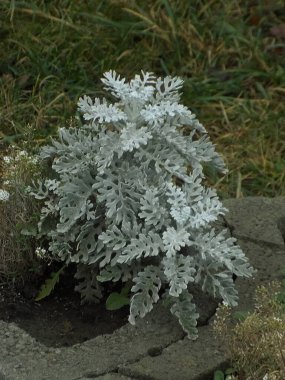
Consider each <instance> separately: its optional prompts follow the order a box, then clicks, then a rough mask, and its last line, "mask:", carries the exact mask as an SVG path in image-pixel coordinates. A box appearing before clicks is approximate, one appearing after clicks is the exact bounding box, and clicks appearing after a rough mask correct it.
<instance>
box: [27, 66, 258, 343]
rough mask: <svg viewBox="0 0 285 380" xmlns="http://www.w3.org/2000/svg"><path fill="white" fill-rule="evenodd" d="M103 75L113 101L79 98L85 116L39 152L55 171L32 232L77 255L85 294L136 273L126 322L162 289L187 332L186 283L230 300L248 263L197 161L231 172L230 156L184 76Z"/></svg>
mask: <svg viewBox="0 0 285 380" xmlns="http://www.w3.org/2000/svg"><path fill="white" fill-rule="evenodd" d="M102 82H103V84H104V85H105V89H106V90H107V91H109V92H111V94H112V95H113V97H114V98H115V99H116V102H115V103H114V104H112V103H109V102H108V101H107V100H106V99H105V98H104V99H102V100H101V99H99V98H95V100H94V101H93V100H92V99H91V98H90V97H88V96H84V97H83V98H80V100H79V103H78V105H79V109H80V111H81V112H82V113H83V118H84V120H85V124H83V125H82V126H81V127H79V128H76V127H71V128H69V129H65V128H62V129H61V130H60V131H59V140H58V141H53V144H52V146H46V147H44V148H43V149H42V150H41V153H40V157H41V159H43V160H45V159H48V160H51V162H52V170H53V176H52V177H50V178H48V179H46V180H45V181H44V182H43V183H40V185H39V188H38V190H37V191H33V192H32V194H33V195H34V196H35V197H36V198H38V199H41V200H43V201H44V207H43V208H42V212H41V218H40V222H39V231H40V233H41V234H42V235H44V234H45V235H46V236H47V237H48V238H49V239H50V244H49V252H50V254H51V255H52V256H54V257H56V258H58V259H60V260H62V261H64V262H65V263H67V264H68V263H71V262H73V263H77V273H76V275H75V277H76V278H77V279H80V280H81V282H80V284H79V285H78V286H76V290H78V291H79V292H80V293H81V297H82V302H92V301H93V302H98V301H99V300H100V299H101V298H102V290H103V285H102V284H101V283H104V282H108V281H113V282H117V281H119V280H121V281H122V282H123V283H126V282H127V281H129V280H131V281H132V282H133V286H132V288H131V291H132V293H133V295H132V297H131V300H130V316H129V322H130V323H132V324H135V321H136V320H137V318H138V317H141V318H142V317H144V316H145V315H146V314H147V313H148V312H149V311H151V310H152V308H153V304H155V303H156V302H157V301H158V300H159V298H160V295H161V294H162V296H163V297H167V298H169V300H170V304H171V309H170V310H171V312H172V313H173V314H174V315H175V316H177V318H178V319H179V322H180V323H181V325H182V327H183V329H184V330H185V331H186V332H187V334H188V336H189V337H191V338H193V339H194V338H196V337H197V328H196V324H197V318H198V313H197V312H196V306H195V304H194V303H193V302H192V301H193V300H192V298H193V297H192V294H191V286H194V284H195V286H199V287H200V288H201V290H202V291H204V292H208V293H210V294H211V295H212V296H213V297H222V299H223V300H224V301H225V302H227V303H228V304H230V305H236V304H237V299H238V296H237V291H236V289H235V287H234V282H233V274H235V275H236V276H245V277H250V276H251V275H252V273H253V268H252V267H250V265H249V263H248V261H247V259H246V257H245V255H244V253H243V252H242V250H241V249H240V247H238V246H237V245H235V241H236V240H235V239H234V238H226V236H225V234H226V230H224V231H222V232H220V233H217V234H216V233H215V229H214V228H213V227H212V226H211V223H212V222H214V221H216V220H217V218H218V216H219V215H222V214H224V213H225V212H226V209H225V208H224V207H223V206H222V203H221V202H220V201H219V199H218V196H217V193H216V191H215V190H214V189H211V188H206V187H205V186H204V185H203V180H204V178H205V175H204V173H203V168H204V165H207V166H212V167H213V168H215V169H216V170H217V171H220V172H222V173H226V168H225V164H224V162H223V160H222V158H221V157H220V156H219V155H218V154H217V152H216V151H215V146H214V145H213V144H212V143H211V141H210V139H209V137H208V135H207V132H206V130H205V128H204V127H203V125H202V124H201V123H200V122H199V121H198V120H197V118H196V116H195V115H194V114H193V113H192V112H191V111H190V110H189V109H188V108H187V107H185V106H183V105H182V104H180V103H179V100H180V93H179V90H180V89H181V87H182V83H183V81H182V80H181V79H180V78H178V77H170V76H167V77H165V78H163V79H162V78H156V77H155V76H154V75H153V74H152V73H144V72H142V73H141V75H136V76H135V77H134V78H133V79H132V80H131V81H130V82H127V81H126V80H125V79H124V78H121V77H120V76H119V75H117V74H116V73H115V72H114V71H109V72H106V73H105V74H104V77H103V79H102Z"/></svg>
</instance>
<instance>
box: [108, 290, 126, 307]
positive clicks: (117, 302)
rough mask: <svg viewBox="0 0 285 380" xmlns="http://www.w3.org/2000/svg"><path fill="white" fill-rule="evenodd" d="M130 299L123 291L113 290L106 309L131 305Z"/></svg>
mask: <svg viewBox="0 0 285 380" xmlns="http://www.w3.org/2000/svg"><path fill="white" fill-rule="evenodd" d="M129 304H130V300H129V298H128V297H126V296H125V295H123V294H121V293H117V292H113V293H111V294H110V295H109V297H108V298H107V300H106V309H107V310H118V309H121V308H122V307H123V306H125V305H129Z"/></svg>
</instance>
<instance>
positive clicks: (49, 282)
mask: <svg viewBox="0 0 285 380" xmlns="http://www.w3.org/2000/svg"><path fill="white" fill-rule="evenodd" d="M65 267H66V265H64V266H63V267H62V268H60V269H59V270H58V271H57V272H52V274H51V276H50V278H48V279H46V280H45V283H44V284H43V285H42V286H41V289H40V291H39V292H38V294H37V296H36V297H35V301H40V300H42V299H43V298H46V297H47V296H49V295H50V293H51V292H52V291H53V289H54V287H55V285H56V284H57V283H58V282H59V276H60V274H61V273H62V272H63V270H64V268H65Z"/></svg>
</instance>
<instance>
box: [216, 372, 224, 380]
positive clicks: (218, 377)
mask: <svg viewBox="0 0 285 380" xmlns="http://www.w3.org/2000/svg"><path fill="white" fill-rule="evenodd" d="M224 379H225V375H224V373H223V372H222V371H220V370H217V371H215V373H214V380H224Z"/></svg>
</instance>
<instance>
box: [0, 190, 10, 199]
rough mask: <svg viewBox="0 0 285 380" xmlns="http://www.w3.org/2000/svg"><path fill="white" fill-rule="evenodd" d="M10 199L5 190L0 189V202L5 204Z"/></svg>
mask: <svg viewBox="0 0 285 380" xmlns="http://www.w3.org/2000/svg"><path fill="white" fill-rule="evenodd" d="M9 198H10V194H9V193H8V191H6V190H2V189H0V201H3V202H6V201H8V200H9Z"/></svg>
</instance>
